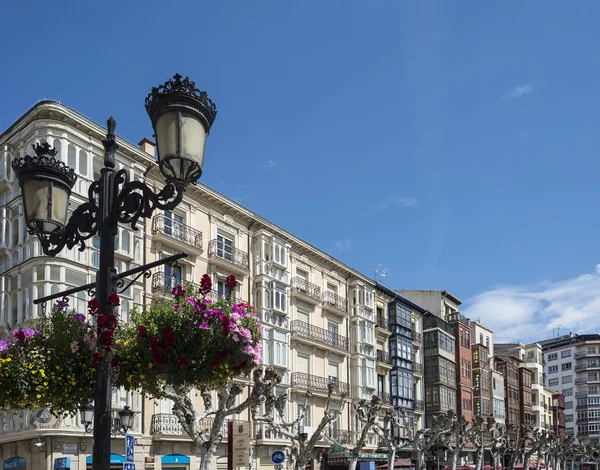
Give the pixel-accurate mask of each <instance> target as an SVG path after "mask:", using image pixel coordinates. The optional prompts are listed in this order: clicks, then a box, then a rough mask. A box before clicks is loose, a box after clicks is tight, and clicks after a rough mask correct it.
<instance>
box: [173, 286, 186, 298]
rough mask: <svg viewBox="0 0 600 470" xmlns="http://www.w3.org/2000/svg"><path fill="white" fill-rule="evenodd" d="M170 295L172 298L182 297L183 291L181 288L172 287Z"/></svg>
mask: <svg viewBox="0 0 600 470" xmlns="http://www.w3.org/2000/svg"><path fill="white" fill-rule="evenodd" d="M171 295H173V297H181V296H182V295H185V291H184V290H183V287H181V286H176V287H173V290H172V291H171Z"/></svg>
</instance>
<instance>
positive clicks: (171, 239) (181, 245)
mask: <svg viewBox="0 0 600 470" xmlns="http://www.w3.org/2000/svg"><path fill="white" fill-rule="evenodd" d="M152 235H153V238H154V239H155V240H159V241H161V242H163V243H164V244H166V245H170V246H172V247H174V248H175V249H182V250H186V251H189V252H192V253H195V254H200V253H202V232H200V231H199V230H196V229H195V228H192V227H190V226H189V225H185V224H183V223H181V222H178V221H176V220H173V219H171V218H170V217H166V216H165V215H164V214H159V215H156V216H154V217H153V219H152Z"/></svg>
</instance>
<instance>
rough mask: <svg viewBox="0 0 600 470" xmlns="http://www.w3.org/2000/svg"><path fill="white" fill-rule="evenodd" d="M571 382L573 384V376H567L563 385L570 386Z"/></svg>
mask: <svg viewBox="0 0 600 470" xmlns="http://www.w3.org/2000/svg"><path fill="white" fill-rule="evenodd" d="M571 382H573V376H572V375H565V376H564V377H563V378H562V383H564V384H570V383H571Z"/></svg>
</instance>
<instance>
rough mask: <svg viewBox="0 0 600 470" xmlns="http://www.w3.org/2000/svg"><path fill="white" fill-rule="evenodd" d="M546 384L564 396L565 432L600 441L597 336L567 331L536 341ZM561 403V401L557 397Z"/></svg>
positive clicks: (583, 439) (599, 338)
mask: <svg viewBox="0 0 600 470" xmlns="http://www.w3.org/2000/svg"><path fill="white" fill-rule="evenodd" d="M540 344H541V345H542V348H543V353H544V361H545V365H544V372H545V376H546V385H547V386H548V387H550V388H553V389H556V390H558V391H559V392H560V394H561V395H562V396H563V397H564V413H565V434H566V435H573V436H577V438H578V439H579V440H580V441H581V442H583V443H585V444H588V443H596V444H597V443H598V442H599V440H600V335H597V334H590V335H577V334H573V333H570V334H568V335H564V336H561V337H559V338H552V339H548V340H545V341H540ZM559 403H561V404H562V401H561V400H559Z"/></svg>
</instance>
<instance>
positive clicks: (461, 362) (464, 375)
mask: <svg viewBox="0 0 600 470" xmlns="http://www.w3.org/2000/svg"><path fill="white" fill-rule="evenodd" d="M446 318H447V320H448V322H449V323H450V324H451V325H452V326H453V327H454V338H455V339H456V386H457V392H458V393H457V397H456V405H457V410H456V411H457V413H459V414H461V415H462V416H464V417H465V419H466V420H467V421H469V422H471V421H473V417H474V415H475V413H474V412H473V388H474V387H473V376H472V368H473V353H472V351H471V322H470V320H469V319H468V318H467V317H465V316H464V315H461V314H460V313H458V312H453V313H450V314H449V315H447V317H446ZM487 388H488V390H489V376H488V377H487Z"/></svg>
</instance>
